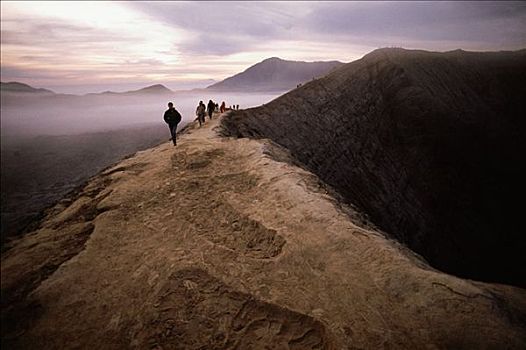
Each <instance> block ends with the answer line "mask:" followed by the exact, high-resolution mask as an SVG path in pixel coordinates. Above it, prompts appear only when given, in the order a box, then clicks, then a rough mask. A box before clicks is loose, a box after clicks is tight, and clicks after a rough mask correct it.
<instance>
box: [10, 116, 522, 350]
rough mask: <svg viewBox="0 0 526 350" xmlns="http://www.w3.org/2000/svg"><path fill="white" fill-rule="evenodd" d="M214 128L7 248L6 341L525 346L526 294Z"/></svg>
mask: <svg viewBox="0 0 526 350" xmlns="http://www.w3.org/2000/svg"><path fill="white" fill-rule="evenodd" d="M217 125H218V122H217V120H216V119H214V120H212V121H211V122H207V124H206V125H205V127H203V128H200V129H197V128H194V129H192V126H190V127H189V128H188V132H187V133H186V134H184V135H182V136H181V138H180V139H179V141H178V146H177V147H176V148H174V147H173V146H172V145H170V144H168V143H166V144H163V145H160V146H159V147H156V148H153V149H150V150H147V151H143V152H139V153H137V154H136V155H135V156H133V157H131V158H129V159H126V160H124V161H122V162H120V163H119V164H117V165H115V166H114V167H113V168H110V169H108V170H106V171H104V172H102V173H101V174H99V175H98V176H96V177H94V178H93V179H92V180H91V181H90V182H89V183H88V184H87V185H86V186H85V187H84V188H83V189H82V191H81V192H80V193H79V195H78V197H76V198H72V200H70V201H63V202H62V203H60V204H58V205H57V206H56V207H55V208H54V209H53V210H51V211H50V212H49V213H48V215H47V217H46V218H44V220H43V221H42V222H41V223H40V226H39V227H38V228H37V229H36V230H35V231H34V232H32V233H30V234H28V235H26V236H25V237H23V238H21V239H20V240H18V241H15V242H12V244H11V248H10V249H9V250H8V251H7V252H6V253H4V254H2V263H1V266H0V267H1V274H0V277H1V282H2V283H1V288H2V327H1V331H2V346H3V347H4V348H10V349H11V348H23V349H31V348H46V349H72V348H75V349H94V348H95V349H130V348H136V349H146V348H157V349H158V348H162V349H197V348H199V349H263V348H273V349H277V348H280V349H302V350H303V349H305V350H306V349H379V348H390V349H424V348H426V349H481V348H490V349H500V348H507V349H524V348H525V346H526V336H525V334H524V327H525V320H526V316H525V315H526V291H524V290H522V289H520V288H514V287H509V286H503V285H490V284H484V283H477V282H472V281H466V280H462V279H459V278H456V277H453V276H449V275H446V274H443V273H440V272H437V271H435V270H433V269H430V268H429V267H428V266H426V265H425V264H423V263H422V262H421V261H419V260H417V259H415V257H414V256H413V255H412V254H408V252H407V250H406V249H403V248H402V247H401V246H400V245H399V244H397V243H396V242H394V241H392V240H388V239H386V238H385V237H383V236H382V235H380V234H379V233H377V232H375V231H374V230H372V229H371V228H367V227H359V226H357V225H356V224H355V223H354V222H352V221H351V220H350V219H349V217H350V216H349V215H348V213H347V211H348V210H350V209H349V208H345V207H342V206H341V205H340V204H339V203H338V202H337V201H335V200H334V199H333V198H332V197H331V196H329V195H327V193H326V191H325V190H324V189H323V187H320V184H319V180H318V179H317V177H316V176H314V175H312V174H311V173H308V172H306V171H305V170H303V169H301V168H298V167H296V166H293V165H291V164H290V163H289V161H290V155H288V154H287V152H285V151H284V150H283V149H280V148H277V147H276V146H274V145H273V144H272V143H271V142H269V141H268V140H248V139H240V140H236V139H225V138H222V137H219V136H218V135H217V133H216V131H215V126H217ZM278 159H279V160H280V161H278ZM351 216H352V215H351Z"/></svg>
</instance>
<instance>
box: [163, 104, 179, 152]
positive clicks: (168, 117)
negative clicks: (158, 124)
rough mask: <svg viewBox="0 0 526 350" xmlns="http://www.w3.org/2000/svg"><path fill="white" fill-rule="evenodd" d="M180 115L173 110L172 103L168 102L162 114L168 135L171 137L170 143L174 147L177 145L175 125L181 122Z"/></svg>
mask: <svg viewBox="0 0 526 350" xmlns="http://www.w3.org/2000/svg"><path fill="white" fill-rule="evenodd" d="M181 119H182V117H181V114H180V113H179V112H178V111H177V109H175V108H174V104H173V103H172V102H168V110H166V112H164V121H165V122H166V124H168V127H169V128H170V134H171V135H172V142H173V143H174V146H175V145H177V140H176V133H177V124H179V123H180V122H181Z"/></svg>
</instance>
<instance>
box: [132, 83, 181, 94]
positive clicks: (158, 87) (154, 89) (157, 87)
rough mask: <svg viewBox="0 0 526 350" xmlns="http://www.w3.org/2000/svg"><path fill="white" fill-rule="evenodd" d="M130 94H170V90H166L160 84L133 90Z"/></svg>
mask: <svg viewBox="0 0 526 350" xmlns="http://www.w3.org/2000/svg"><path fill="white" fill-rule="evenodd" d="M130 92H155V93H159V92H161V93H163V92H172V90H170V89H168V88H167V87H166V86H164V85H162V84H155V85H150V86H147V87H145V88H142V89H139V90H135V91H130Z"/></svg>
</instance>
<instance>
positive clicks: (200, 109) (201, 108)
mask: <svg viewBox="0 0 526 350" xmlns="http://www.w3.org/2000/svg"><path fill="white" fill-rule="evenodd" d="M195 115H197V120H199V127H201V125H202V124H203V123H204V122H205V117H206V107H205V104H204V103H203V101H199V105H198V106H197V108H196V109H195Z"/></svg>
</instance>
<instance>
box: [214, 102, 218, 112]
mask: <svg viewBox="0 0 526 350" xmlns="http://www.w3.org/2000/svg"><path fill="white" fill-rule="evenodd" d="M214 111H215V112H218V113H219V105H218V104H217V103H216V108H215V109H214Z"/></svg>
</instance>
